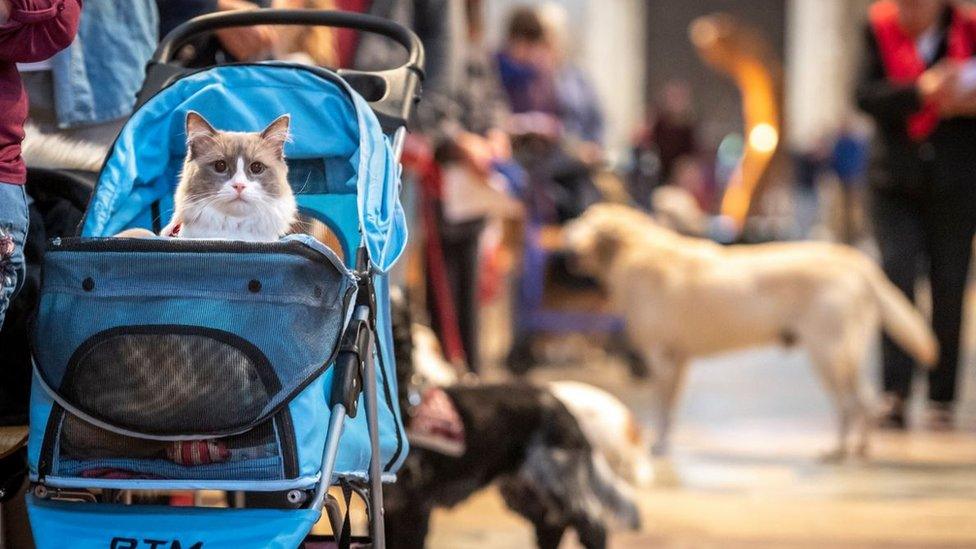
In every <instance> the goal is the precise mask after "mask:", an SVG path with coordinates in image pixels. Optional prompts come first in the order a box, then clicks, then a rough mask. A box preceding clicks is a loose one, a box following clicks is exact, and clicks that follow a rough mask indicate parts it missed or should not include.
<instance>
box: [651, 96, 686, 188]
mask: <svg viewBox="0 0 976 549" xmlns="http://www.w3.org/2000/svg"><path fill="white" fill-rule="evenodd" d="M650 112H651V113H652V114H651V118H652V121H651V123H650V124H649V127H648V129H647V133H646V134H645V135H644V136H642V137H643V139H644V140H645V143H646V145H645V146H647V147H654V148H656V149H657V151H658V156H659V157H660V159H661V178H662V180H664V181H667V180H668V179H670V178H671V171H672V170H673V169H674V167H675V164H676V163H677V162H678V161H679V159H681V158H682V157H685V156H689V155H695V154H697V153H698V143H697V138H696V134H697V131H698V127H697V120H696V118H695V112H694V107H693V97H692V92H691V86H690V85H689V84H688V83H687V82H685V81H684V80H672V81H669V82H667V83H666V84H665V85H664V88H663V89H662V90H661V95H660V99H659V100H658V102H657V104H656V105H654V106H653V107H652V109H650Z"/></svg>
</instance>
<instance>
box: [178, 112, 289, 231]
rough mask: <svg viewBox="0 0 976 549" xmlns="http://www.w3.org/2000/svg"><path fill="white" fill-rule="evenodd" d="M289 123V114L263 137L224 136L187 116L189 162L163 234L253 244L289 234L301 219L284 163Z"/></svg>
mask: <svg viewBox="0 0 976 549" xmlns="http://www.w3.org/2000/svg"><path fill="white" fill-rule="evenodd" d="M289 122H290V118H289V116H288V115H287V114H286V115H283V116H280V117H278V118H277V119H276V120H275V121H273V122H272V123H271V124H269V125H268V127H267V128H265V129H264V130H263V131H261V132H260V133H252V132H226V131H218V130H215V129H214V128H213V126H211V125H210V124H209V123H208V122H207V121H206V120H205V119H204V118H203V116H201V115H200V114H198V113H196V112H193V111H190V112H189V113H187V115H186V138H187V154H186V161H185V163H184V165H183V172H182V174H181V176H180V183H179V186H178V187H177V188H176V196H175V199H174V201H175V206H176V207H175V210H174V212H173V218H172V219H171V220H170V222H169V224H168V225H167V226H166V227H165V228H164V229H163V231H162V234H163V235H164V236H168V235H171V234H172V233H173V232H174V230H177V228H178V235H177V236H179V237H181V238H206V239H224V240H245V241H249V242H270V241H274V240H278V238H279V237H281V236H282V235H284V234H286V233H287V232H288V231H289V230H290V228H291V225H292V224H293V223H294V222H295V218H296V215H297V206H296V203H295V196H294V195H293V194H292V190H291V186H289V184H288V165H287V164H286V163H285V161H284V145H285V142H286V141H288V126H289Z"/></svg>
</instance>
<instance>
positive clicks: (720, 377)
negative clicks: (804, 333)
mask: <svg viewBox="0 0 976 549" xmlns="http://www.w3.org/2000/svg"><path fill="white" fill-rule="evenodd" d="M967 333H968V332H967ZM967 348H969V349H972V348H973V346H972V345H971V344H969V345H967ZM969 355H970V356H971V355H972V353H969ZM589 362H590V366H588V367H587V366H582V367H581V366H575V367H569V366H564V367H558V368H548V369H544V370H542V371H538V372H536V373H535V374H534V377H535V378H536V379H537V380H546V379H557V378H574V379H581V380H584V381H588V382H592V383H594V384H596V385H600V386H602V387H604V388H607V389H610V390H612V391H613V392H615V393H616V394H618V395H619V396H620V397H621V398H622V399H623V400H624V401H625V402H627V403H628V404H629V405H630V406H632V407H633V409H634V410H635V411H636V413H637V414H638V416H639V417H640V418H641V420H642V421H644V422H645V423H648V424H649V423H650V419H651V418H652V414H651V410H650V405H649V403H650V399H651V386H650V384H645V383H639V384H635V383H633V382H632V381H631V380H628V379H627V377H626V376H625V374H624V371H623V369H622V368H621V367H620V366H619V365H615V364H614V363H613V361H608V360H602V361H601V360H596V361H593V360H591V361H589ZM972 362H973V361H972V360H968V361H967V363H968V364H970V368H968V370H967V372H966V375H965V379H964V383H963V391H964V394H965V395H967V396H966V399H965V401H964V405H963V409H962V413H961V419H962V421H961V424H962V425H961V426H960V430H958V431H956V432H954V433H926V432H922V431H921V430H913V431H910V432H908V433H879V435H878V436H877V437H876V438H875V440H874V445H873V449H872V456H871V458H870V459H869V460H867V461H865V462H860V463H847V464H842V465H827V464H823V463H821V462H820V461H819V460H818V455H819V454H820V453H821V452H823V451H824V450H826V449H828V448H829V447H830V445H831V443H832V441H833V425H834V424H833V417H832V413H831V408H830V406H829V403H828V401H827V398H826V396H825V395H824V394H823V392H822V391H821V390H820V388H819V386H818V385H817V382H816V380H815V379H814V376H813V374H812V372H811V371H810V368H809V366H808V364H807V362H806V359H805V358H804V357H803V356H801V355H799V354H797V353H788V352H785V351H779V350H760V351H753V352H746V353H739V354H737V355H733V356H728V357H722V358H719V359H710V360H703V361H699V362H697V363H695V364H694V366H693V368H692V372H691V374H690V376H689V382H688V387H687V390H686V392H685V396H684V399H683V402H682V404H681V411H680V420H679V423H678V428H677V431H676V433H675V434H676V436H675V440H674V445H673V446H674V452H673V456H672V457H671V459H669V460H667V461H659V462H658V464H657V473H658V476H657V480H656V483H655V484H656V485H655V486H654V487H652V488H650V489H647V490H643V491H642V492H641V493H640V504H641V508H642V513H643V518H644V528H643V530H642V531H641V532H636V533H625V532H616V533H615V534H614V535H613V536H612V539H611V546H612V547H616V548H638V547H668V548H671V547H674V548H698V547H706V548H711V547H715V548H724V547H733V548H738V547H786V548H820V547H852V548H853V547H871V548H883V547H884V548H887V547H897V548H903V547H904V548H909V547H911V548H914V547H976V421H974V420H976V413H974V412H976V371H974V370H976V368H973V367H972ZM872 363H876V360H872ZM865 377H866V378H871V377H873V372H865ZM432 526H433V528H432V536H431V538H430V540H429V542H430V543H429V546H430V547H433V548H435V549H466V548H478V549H488V548H503V547H504V548H507V547H531V546H532V533H531V530H530V529H529V527H528V525H527V523H524V522H523V521H522V520H521V519H520V518H519V517H517V516H516V515H513V514H511V513H509V512H508V511H507V510H506V509H505V508H504V505H503V504H502V502H501V500H500V499H499V498H498V496H497V494H496V493H495V492H494V491H492V490H486V491H484V492H483V493H480V494H478V495H477V496H476V497H474V498H472V499H471V500H469V501H468V502H466V503H465V504H463V505H461V506H459V507H457V508H455V509H452V510H450V511H443V512H438V513H437V514H436V515H435V518H434V522H433V525H432ZM571 537H572V536H567V539H565V540H564V547H567V548H569V547H577V544H576V543H575V540H574V539H571Z"/></svg>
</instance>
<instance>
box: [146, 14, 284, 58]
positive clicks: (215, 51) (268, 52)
mask: <svg viewBox="0 0 976 549" xmlns="http://www.w3.org/2000/svg"><path fill="white" fill-rule="evenodd" d="M156 5H157V6H158V8H159V36H160V38H163V37H165V36H166V35H167V34H169V32H170V31H172V30H173V29H175V28H176V27H178V26H179V25H181V24H183V23H185V22H187V21H189V20H190V19H193V18H194V17H199V16H201V15H207V14H208V13H215V12H222V11H236V10H253V9H258V8H268V7H272V0H156ZM281 7H286V6H281ZM277 44H278V31H277V29H276V28H275V27H270V26H267V25H251V26H246V27H233V28H229V29H221V30H218V31H216V32H214V33H213V35H206V36H201V37H198V38H195V39H193V40H191V41H190V42H189V43H188V44H185V45H184V46H182V47H181V48H180V50H179V51H178V52H177V53H176V57H175V58H176V59H177V60H178V61H179V62H180V63H181V64H182V65H184V66H186V67H209V66H212V65H217V64H221V63H228V62H235V61H263V60H267V59H270V58H271V56H272V54H273V53H274V52H275V48H276V46H277Z"/></svg>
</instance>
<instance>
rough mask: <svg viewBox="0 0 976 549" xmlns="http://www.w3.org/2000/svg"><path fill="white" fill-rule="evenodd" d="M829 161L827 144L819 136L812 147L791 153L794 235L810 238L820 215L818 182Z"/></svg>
mask: <svg viewBox="0 0 976 549" xmlns="http://www.w3.org/2000/svg"><path fill="white" fill-rule="evenodd" d="M828 161H829V153H828V145H827V140H826V139H825V138H823V137H822V138H820V139H818V140H817V142H816V143H815V144H814V146H813V148H812V149H810V150H805V151H797V152H796V153H794V154H793V175H794V185H793V216H794V218H795V222H796V227H795V230H796V236H797V237H799V238H810V236H811V233H812V232H813V229H814V227H815V226H816V224H817V221H818V218H819V216H820V189H819V188H818V184H819V182H820V178H821V177H822V176H823V174H824V171H825V170H826V169H827V166H828Z"/></svg>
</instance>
